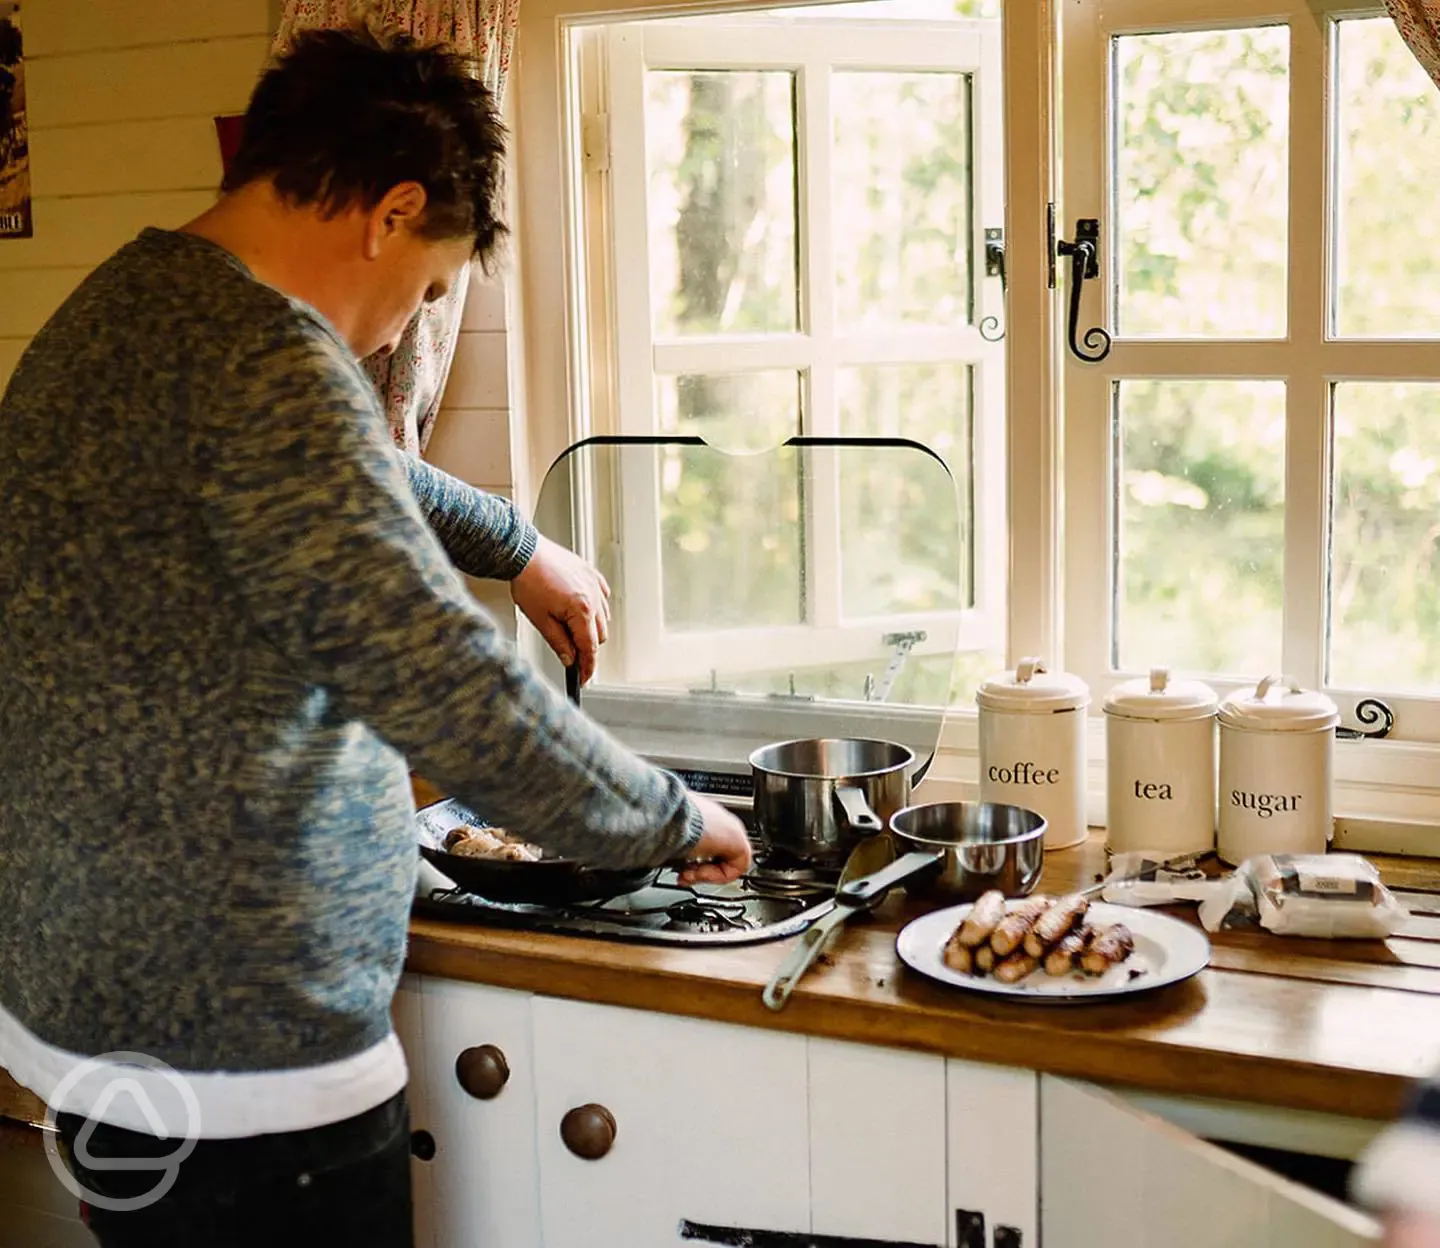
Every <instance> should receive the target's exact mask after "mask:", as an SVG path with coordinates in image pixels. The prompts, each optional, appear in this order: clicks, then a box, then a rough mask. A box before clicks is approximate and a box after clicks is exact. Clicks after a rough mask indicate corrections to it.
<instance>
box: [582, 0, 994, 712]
mask: <svg viewBox="0 0 1440 1248" xmlns="http://www.w3.org/2000/svg"><path fill="white" fill-rule="evenodd" d="M853 7H854V6H845V10H846V11H847V12H851V11H853ZM867 7H868V8H870V9H871V10H872V11H878V13H877V16H872V17H868V18H860V17H854V16H838V15H836V14H834V13H830V12H825V11H823V10H822V11H817V10H814V9H810V10H784V11H776V12H774V13H767V14H764V15H760V16H754V17H751V16H745V17H740V16H728V17H700V18H692V19H684V20H673V19H672V20H665V21H655V22H627V23H623V24H613V25H597V26H590V27H588V28H585V29H583V30H578V31H576V32H575V35H574V38H573V41H572V55H571V58H570V62H569V64H570V67H571V86H572V88H573V91H572V96H571V99H572V105H573V107H574V109H575V113H576V117H577V129H578V130H579V133H580V135H581V143H580V145H579V150H578V151H577V152H575V153H573V156H574V158H575V159H576V160H577V161H578V165H579V167H578V168H577V169H575V170H574V184H575V185H576V186H577V187H578V188H580V193H579V195H578V196H577V200H578V202H577V204H576V226H577V229H576V238H577V241H578V245H579V254H578V256H577V261H578V264H577V267H576V277H577V279H578V282H579V285H580V288H581V297H582V298H583V300H584V302H585V306H586V309H587V317H586V322H585V324H586V336H585V337H586V340H585V343H584V363H585V372H586V378H587V382H586V384H584V385H582V386H581V387H580V389H579V393H580V394H581V395H582V396H583V404H582V406H581V408H580V410H579V411H578V413H577V416H578V418H579V421H580V423H581V427H583V428H584V429H585V430H586V431H587V432H590V433H598V434H607V433H611V434H625V435H661V436H664V435H699V436H701V437H703V438H704V439H705V440H706V442H707V443H709V444H710V445H711V446H716V447H720V448H724V449H725V450H726V451H730V452H736V453H735V454H733V455H716V454H705V453H695V452H692V451H689V450H687V449H686V448H683V447H671V448H666V449H661V450H659V451H657V452H656V453H654V454H653V455H650V456H642V455H634V456H627V457H626V458H625V460H624V465H623V468H622V470H621V471H620V472H619V473H618V474H617V475H618V476H619V477H620V478H621V479H620V480H618V481H612V482H610V488H611V489H612V490H614V492H615V497H614V498H613V499H606V500H598V505H595V506H594V507H593V510H594V512H595V514H597V515H601V516H606V517H613V524H614V531H613V533H612V534H611V536H612V537H613V538H614V541H613V542H602V548H603V550H604V551H605V552H608V554H609V557H611V558H613V559H616V560H617V565H616V566H614V567H612V568H611V569H610V572H611V573H612V575H611V579H612V581H614V582H616V583H617V586H618V588H619V591H620V592H618V593H617V603H618V604H619V606H618V609H619V612H620V617H621V618H619V619H618V620H617V626H616V629H615V630H614V631H615V634H616V641H617V643H618V644H617V645H616V647H615V649H614V650H613V651H612V652H611V653H609V654H607V656H606V657H607V667H606V670H605V672H604V674H603V675H604V677H605V678H606V679H611V680H615V681H618V682H621V683H624V684H626V685H628V686H634V685H635V684H667V683H668V684H676V683H680V684H684V683H686V682H688V683H689V684H691V685H694V684H696V683H697V682H699V681H702V680H704V679H705V676H706V673H707V672H712V673H713V672H717V671H718V672H719V673H722V674H723V673H727V672H735V671H746V672H747V673H749V675H750V677H751V680H752V682H753V681H755V680H758V681H759V682H760V684H761V686H762V687H763V686H764V685H765V684H766V683H768V684H770V685H772V686H773V687H774V689H775V690H776V691H782V690H783V689H784V688H785V687H787V685H789V684H791V683H792V682H794V681H795V680H796V679H797V678H798V680H799V683H800V685H801V687H815V686H817V685H823V686H824V687H826V688H828V689H830V690H832V691H833V696H834V697H836V698H839V699H849V700H855V701H864V700H865V699H866V697H867V690H868V696H870V697H873V696H874V694H875V690H876V689H877V687H881V686H883V687H884V691H888V690H890V689H891V687H892V686H891V685H890V683H889V682H887V680H886V676H885V673H886V672H887V671H890V670H891V665H892V664H893V663H896V662H897V661H899V663H900V665H901V666H902V667H904V666H908V669H909V671H910V674H911V675H918V676H922V677H923V679H921V680H920V681H919V683H918V684H917V682H916V681H914V680H911V681H909V682H908V684H907V685H906V687H905V692H904V697H903V700H907V701H914V700H917V699H919V700H924V701H929V702H932V703H933V702H943V701H945V700H947V698H948V696H950V693H951V690H950V684H949V682H950V675H951V672H950V668H951V663H952V660H951V656H952V655H953V653H954V652H955V650H956V648H957V646H958V648H959V649H960V650H961V651H962V652H963V654H964V655H965V656H966V660H967V663H966V666H967V670H970V671H972V672H973V677H974V678H978V677H979V676H981V675H984V674H985V673H987V672H988V671H991V670H993V669H994V668H995V667H996V666H997V665H998V664H999V663H1000V662H1002V661H1003V646H1004V620H1005V611H1004V604H1005V578H1006V566H1005V564H1006V542H1005V536H1004V532H1005V497H1004V495H1005V491H1004V482H1005V467H1004V464H1005V460H1004V431H1005V426H1004V408H1005V401H1004V399H1005V378H1004V341H1003V339H1004V307H1003V281H1002V274H1003V265H1004V245H1003V228H1004V200H1003V177H1004V165H1003V131H1002V123H1001V117H1000V101H1001V84H1000V78H999V71H1000V27H999V22H998V21H996V20H994V19H990V20H961V19H952V20H943V21H932V20H913V19H912V20H905V19H891V18H887V17H886V16H884V15H885V14H886V12H887V6H884V5H880V6H867ZM620 275H623V278H622V277H621V276H620ZM793 437H806V438H815V439H833V438H841V439H843V438H855V437H885V438H892V439H908V440H910V441H913V442H918V443H920V444H923V445H924V446H926V447H928V448H930V449H932V450H933V451H934V452H935V453H936V454H938V455H939V456H940V457H942V458H943V460H944V462H945V464H946V466H947V467H948V469H949V471H950V474H951V475H952V476H953V480H954V487H953V488H954V491H955V492H956V494H957V496H958V497H956V498H955V499H954V500H951V499H948V498H946V497H945V496H944V495H945V492H946V489H945V488H941V489H939V490H936V494H937V497H935V498H933V499H928V500H927V499H926V498H925V497H923V494H924V490H922V488H921V485H922V483H921V481H919V480H916V479H915V478H916V477H917V476H919V477H923V478H925V480H926V481H927V482H928V485H929V486H930V487H935V486H939V487H946V488H948V487H949V483H948V482H947V481H946V479H945V476H944V474H943V473H934V472H932V473H927V472H926V471H925V467H924V465H923V464H918V465H917V466H916V467H914V468H912V470H911V471H910V472H909V473H907V472H906V471H905V468H906V463H907V460H910V459H911V457H909V456H906V455H904V454H900V453H898V452H896V453H894V454H888V455H887V454H884V453H880V454H878V455H875V456H862V455H859V454H856V455H847V454H845V453H844V452H843V450H842V451H840V452H837V453H836V454H835V455H834V456H833V457H830V458H829V459H826V458H825V457H823V456H820V455H818V454H814V453H812V454H810V455H808V456H802V455H798V454H784V453H782V454H779V455H776V454H765V455H759V456H756V455H751V454H746V453H745V452H749V451H755V450H763V449H766V448H773V447H775V446H777V445H778V444H780V443H782V442H784V441H785V440H786V439H788V438H793ZM827 467H828V469H829V470H827ZM590 475H591V477H592V478H593V477H594V476H595V475H596V474H590ZM602 475H603V474H602ZM906 477H909V478H910V479H909V481H908V483H907V481H906V480H905V479H904V478H906ZM907 485H908V488H910V489H911V492H912V494H914V495H915V497H914V498H912V499H911V500H910V501H909V502H907V503H898V502H897V501H896V500H895V499H893V498H887V497H886V496H887V495H893V494H895V493H897V492H898V491H900V490H904V489H906V488H907ZM952 516H956V517H958V524H957V522H956V520H955V519H951V517H952ZM947 520H948V521H949V525H950V531H948V532H947ZM655 535H660V536H661V540H659V541H656V540H655ZM887 538H888V539H889V540H888V541H887ZM900 550H904V551H906V552H908V553H907V554H901V555H898V556H897V551H900ZM616 552H620V553H616ZM897 558H899V559H902V560H903V559H908V569H907V570H908V572H910V573H912V574H913V575H904V576H897V575H895V574H894V566H893V565H894V564H895V562H896V560H897ZM620 560H623V563H622V562H618V561H620ZM717 584H721V585H724V586H726V587H727V592H726V593H725V594H724V595H723V600H722V598H721V596H720V595H717V594H716V592H715V586H716V585H717ZM797 587H800V591H799V592H797ZM722 607H723V609H721V608H722ZM892 674H893V673H892ZM767 678H768V679H767ZM717 680H718V683H719V685H720V687H721V689H722V691H723V686H724V683H725V677H724V676H723V675H721V676H719V677H718V678H717Z"/></svg>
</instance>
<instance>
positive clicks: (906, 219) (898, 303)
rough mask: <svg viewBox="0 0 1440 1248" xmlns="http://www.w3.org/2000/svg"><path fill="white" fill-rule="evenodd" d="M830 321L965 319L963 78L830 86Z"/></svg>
mask: <svg viewBox="0 0 1440 1248" xmlns="http://www.w3.org/2000/svg"><path fill="white" fill-rule="evenodd" d="M830 91H831V108H832V110H833V112H834V125H835V143H834V148H833V150H832V155H831V188H832V191H831V209H832V214H833V216H832V220H833V225H832V232H833V236H834V246H835V315H836V320H837V321H838V323H839V324H841V325H847V326H854V325H876V324H902V323H921V324H932V325H956V324H965V323H968V322H969V320H970V240H971V212H970V200H971V170H970V78H969V75H967V74H943V73H941V74H931V73H912V74H884V73H871V72H862V73H854V72H837V73H836V74H835V75H834V76H833V77H832V78H831V88H830Z"/></svg>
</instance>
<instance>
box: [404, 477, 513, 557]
mask: <svg viewBox="0 0 1440 1248" xmlns="http://www.w3.org/2000/svg"><path fill="white" fill-rule="evenodd" d="M402 458H403V459H404V461H405V471H406V473H407V474H408V476H409V478H410V489H411V491H412V492H413V493H414V495H415V499H416V501H417V502H418V503H419V504H420V510H421V512H422V513H424V516H425V522H426V523H427V524H428V525H429V526H430V529H431V531H432V532H433V533H434V534H435V536H436V537H438V538H439V539H440V544H441V545H442V546H443V547H444V548H445V553H446V554H447V555H449V556H450V561H451V562H452V563H453V564H454V565H455V566H456V567H457V568H459V569H460V571H462V572H464V573H465V574H466V575H467V576H481V577H488V578H491V579H494V580H499V581H510V580H514V579H515V577H517V576H519V575H520V573H521V572H523V571H524V570H525V565H526V564H527V563H529V562H530V556H531V555H533V554H534V553H535V544H536V542H537V541H538V540H539V535H538V534H537V533H536V531H535V526H534V525H532V524H531V523H530V522H529V521H528V520H526V519H525V517H524V516H522V515H521V514H520V510H519V508H517V507H516V506H515V504H514V503H512V502H510V501H509V500H508V499H504V498H499V497H497V496H496V495H494V494H487V493H486V492H485V491H484V490H480V489H476V488H475V486H473V485H467V484H466V483H465V482H464V481H461V480H460V479H459V478H458V477H452V476H451V475H450V474H449V473H447V472H442V471H441V470H440V469H439V468H436V467H435V466H434V465H433V464H427V463H426V462H425V461H424V460H423V459H417V458H416V457H415V456H414V455H403V456H402Z"/></svg>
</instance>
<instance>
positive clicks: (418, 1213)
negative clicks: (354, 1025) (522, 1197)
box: [390, 975, 435, 1248]
mask: <svg viewBox="0 0 1440 1248" xmlns="http://www.w3.org/2000/svg"><path fill="white" fill-rule="evenodd" d="M424 991H425V983H424V980H422V979H421V978H420V976H418V975H405V976H403V977H402V978H401V980H400V988H399V990H398V991H397V992H396V993H395V1000H394V1001H393V1002H392V1003H391V1007H390V1015H391V1018H392V1020H393V1021H394V1024H395V1034H396V1035H397V1036H399V1037H400V1045H401V1047H402V1048H403V1049H404V1050H405V1064H406V1065H407V1066H408V1067H409V1068H410V1082H409V1084H408V1086H407V1087H406V1089H405V1097H406V1100H408V1101H409V1103H410V1130H411V1131H412V1132H416V1131H424V1132H429V1133H430V1134H431V1135H433V1134H434V1131H433V1129H432V1128H431V1126H430V1106H429V1099H428V1090H427V1087H426V1062H425V1024H424V1009H423V1005H422V1000H421V998H422V996H423V994H424ZM433 1166H434V1162H433V1160H431V1161H422V1160H420V1158H418V1157H414V1158H411V1161H410V1193H411V1199H412V1200H414V1202H415V1248H435V1224H434V1219H433V1216H432V1215H433V1212H434V1193H433V1190H432V1186H431V1182H430V1180H431V1176H432V1174H433V1173H434V1171H433Z"/></svg>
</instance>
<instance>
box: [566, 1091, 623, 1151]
mask: <svg viewBox="0 0 1440 1248" xmlns="http://www.w3.org/2000/svg"><path fill="white" fill-rule="evenodd" d="M615 1131H616V1127H615V1115H614V1114H612V1113H611V1112H610V1111H609V1110H608V1109H606V1108H605V1106H603V1105H581V1106H578V1107H577V1108H575V1109H572V1110H571V1111H570V1112H569V1113H568V1114H566V1115H565V1117H563V1118H562V1119H561V1120H560V1138H561V1139H562V1140H564V1141H565V1147H566V1148H568V1149H569V1150H570V1151H571V1152H572V1153H574V1154H575V1156H577V1157H583V1158H584V1159H585V1160H586V1161H599V1160H600V1158H602V1157H603V1156H605V1154H606V1153H608V1152H609V1151H610V1149H611V1148H612V1147H613V1146H614V1144H615Z"/></svg>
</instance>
